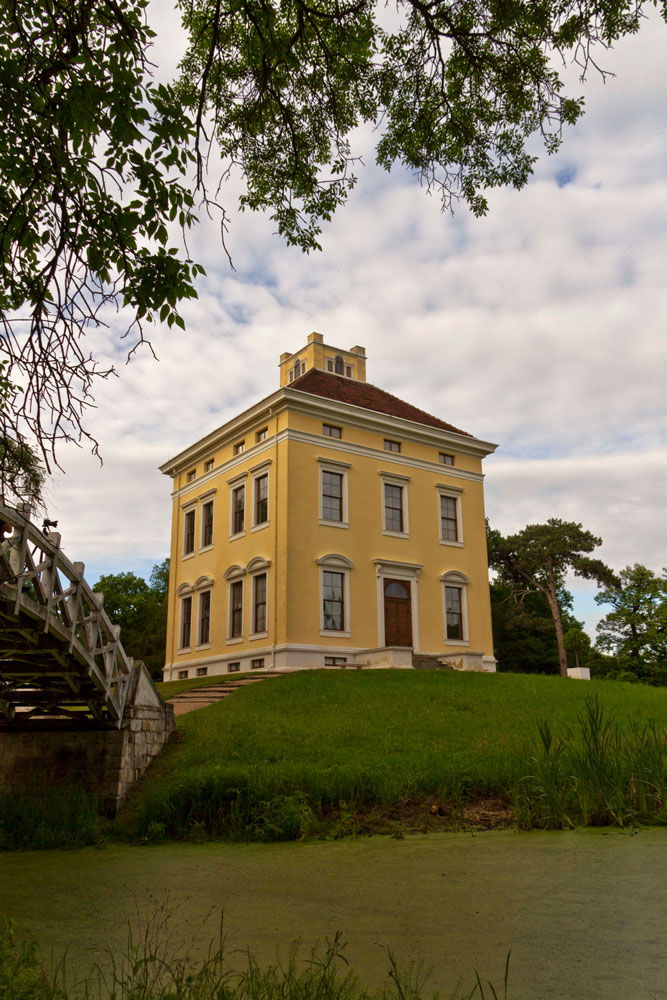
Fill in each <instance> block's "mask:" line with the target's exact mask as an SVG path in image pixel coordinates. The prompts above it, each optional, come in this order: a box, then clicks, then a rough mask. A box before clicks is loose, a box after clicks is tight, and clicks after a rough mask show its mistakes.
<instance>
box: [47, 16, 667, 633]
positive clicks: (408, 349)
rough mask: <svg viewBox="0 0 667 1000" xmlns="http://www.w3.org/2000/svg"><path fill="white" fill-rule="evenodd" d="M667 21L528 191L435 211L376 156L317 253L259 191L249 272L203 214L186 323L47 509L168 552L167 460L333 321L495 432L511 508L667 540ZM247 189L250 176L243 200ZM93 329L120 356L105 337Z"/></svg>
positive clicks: (78, 455) (116, 548)
mask: <svg viewBox="0 0 667 1000" xmlns="http://www.w3.org/2000/svg"><path fill="white" fill-rule="evenodd" d="M153 6H154V7H156V6H157V7H159V6H161V5H160V4H156V3H155V2H154V5H153ZM162 12H163V18H164V21H163V23H166V21H167V20H168V14H165V13H164V5H162ZM665 40H666V36H665V28H664V25H662V24H661V23H660V22H659V21H656V19H655V18H654V19H652V21H651V23H650V24H649V25H648V26H647V27H646V28H645V29H644V30H642V31H641V32H640V33H639V35H638V36H637V37H635V38H632V39H626V40H624V41H623V42H622V43H621V44H620V45H619V47H618V50H617V51H616V52H613V53H608V54H607V56H606V58H605V59H604V60H603V61H604V62H605V64H606V65H608V66H610V67H611V68H612V69H614V70H615V71H616V72H617V74H618V75H617V78H616V79H612V80H610V81H609V82H608V83H607V84H606V85H604V86H603V85H602V84H601V83H600V82H599V80H596V79H595V78H591V80H590V82H589V84H588V85H586V87H585V88H584V89H585V93H586V96H587V113H586V115H585V117H584V119H583V120H582V122H581V123H580V124H579V125H578V126H577V127H576V128H574V129H571V130H568V133H567V135H566V138H565V143H564V147H563V150H562V152H561V153H560V154H558V155H557V156H555V157H552V158H546V159H544V160H542V161H540V163H539V165H538V167H537V169H536V174H535V178H534V180H533V181H532V182H531V183H530V184H529V185H528V187H527V188H525V189H524V190H523V191H520V192H515V191H495V192H492V194H491V197H490V202H491V210H490V214H489V215H488V217H486V218H485V219H474V218H473V217H472V216H471V215H470V214H469V213H468V212H467V211H466V210H465V209H460V210H459V211H458V212H457V214H456V215H455V217H454V218H451V217H450V216H449V215H441V214H440V211H439V206H438V203H437V199H435V198H428V197H426V196H425V194H424V192H423V191H422V190H421V189H420V188H419V186H418V185H416V184H415V183H414V182H413V181H412V180H411V179H410V178H408V177H406V175H405V173H404V172H402V171H399V170H397V171H394V172H392V174H391V175H386V174H385V173H384V172H382V171H379V170H378V169H377V168H374V167H372V166H371V167H368V168H366V169H363V168H362V169H361V170H360V181H359V185H358V187H357V189H356V190H355V191H354V192H353V194H352V196H351V199H350V203H349V205H348V206H347V207H346V208H345V209H343V210H341V211H340V212H339V213H338V215H337V216H336V217H335V219H334V221H333V222H332V224H331V225H330V226H329V227H327V229H326V232H325V233H324V234H323V238H322V242H323V246H324V252H323V253H322V254H320V255H317V254H314V255H310V256H308V257H306V256H303V255H302V254H301V253H300V252H299V251H297V250H295V249H293V248H287V247H285V246H284V245H283V244H282V243H281V242H280V241H279V240H278V239H277V238H276V237H274V236H273V235H272V233H273V231H274V229H275V226H274V224H273V223H272V222H271V220H270V219H267V218H265V217H263V216H254V215H249V214H244V215H240V216H236V217H235V218H234V219H233V224H232V228H231V231H230V235H229V244H230V249H231V252H232V256H233V259H234V264H235V266H236V268H237V270H236V272H233V271H231V270H230V269H229V266H228V263H227V260H226V257H225V255H224V253H223V251H222V249H221V247H220V241H219V232H218V229H217V227H216V225H215V224H213V223H210V224H205V225H203V226H202V227H201V228H200V229H199V230H198V231H197V232H196V233H193V236H192V240H191V244H190V245H191V250H192V252H193V256H195V258H196V259H200V260H201V261H202V262H203V263H204V265H205V266H206V268H207V272H208V274H207V277H206V279H202V281H201V282H200V285H199V288H200V298H199V300H198V301H197V302H190V303H187V304H185V305H184V307H183V315H184V317H185V319H186V321H187V326H188V330H187V333H182V332H176V331H166V330H162V329H158V330H157V331H156V336H155V338H154V342H155V347H156V351H157V353H158V355H159V357H160V363H159V364H155V363H154V362H153V361H152V360H151V359H150V358H149V357H148V354H147V352H140V353H139V356H137V357H135V358H134V359H133V361H132V363H131V364H130V365H129V366H127V367H121V368H120V369H119V372H120V379H117V380H112V381H110V382H109V383H107V384H104V385H102V386H101V387H100V389H99V391H98V393H97V402H98V409H97V410H96V411H95V412H94V413H93V414H92V420H91V423H92V426H93V428H94V430H95V432H96V433H97V435H98V436H99V438H100V441H101V444H102V451H103V455H104V458H105V465H104V466H103V467H102V468H101V469H99V468H98V466H97V465H96V463H95V460H94V459H91V458H90V457H89V456H88V455H87V454H86V453H85V452H77V451H76V450H75V449H72V448H70V449H68V450H67V451H65V452H63V461H64V464H65V466H66V468H67V475H66V476H65V477H59V479H58V482H57V483H56V484H55V485H54V487H53V489H52V504H51V507H52V511H51V513H52V514H53V515H54V516H57V517H59V518H60V521H61V528H62V531H63V544H64V545H65V547H66V550H67V552H68V554H69V555H70V556H71V557H72V558H77V559H79V558H82V559H85V560H87V561H88V563H89V566H90V568H91V573H95V572H101V571H104V570H105V569H107V568H113V569H114V570H115V569H118V568H126V569H135V570H136V569H138V568H142V570H143V571H144V572H145V571H146V567H148V568H150V564H152V563H153V562H156V561H158V560H159V559H160V558H162V557H163V556H164V555H165V554H166V552H167V549H168V545H169V519H170V502H169V489H170V483H169V481H168V480H167V479H166V478H164V477H161V476H160V474H159V473H158V472H157V471H156V467H157V465H158V464H159V463H161V462H162V461H164V460H165V459H166V458H167V457H168V456H169V455H173V454H175V453H176V452H178V451H179V450H180V449H181V448H183V447H184V446H185V445H187V444H188V443H190V442H191V441H192V440H193V439H195V438H198V437H200V436H202V435H204V434H205V433H207V432H208V431H210V430H212V429H213V428H214V427H215V426H218V425H219V424H221V423H223V422H224V421H225V420H227V419H228V418H229V417H231V416H233V415H234V414H235V413H237V412H238V411H240V410H241V409H243V408H245V407H246V406H248V405H250V404H251V403H253V402H254V401H256V400H257V399H260V398H262V397H263V396H266V395H268V394H269V393H270V392H272V391H273V390H274V389H275V387H276V386H277V382H278V373H277V362H278V357H279V355H280V353H281V352H282V351H284V350H295V349H296V348H298V347H299V346H300V345H301V344H302V343H303V341H304V340H305V337H306V335H307V333H308V332H310V331H311V330H318V331H320V332H322V333H323V334H325V336H326V338H327V340H329V341H330V342H332V343H334V344H341V346H351V345H352V344H356V343H360V344H363V345H365V346H366V348H367V352H368V355H369V363H368V370H369V380H370V381H372V382H374V383H375V384H377V385H380V386H382V387H383V388H385V389H387V390H388V391H390V392H394V393H395V394H396V395H398V396H401V397H403V398H404V399H407V400H409V401H411V402H414V403H416V404H417V405H419V406H421V407H423V408H425V409H427V410H430V411H431V412H433V413H436V414H438V415H439V416H441V417H443V418H444V419H446V420H449V421H451V422H452V423H454V424H455V425H457V426H459V427H462V428H463V429H465V430H469V431H471V432H473V433H475V434H477V435H478V436H480V437H482V438H485V439H487V440H492V441H497V442H498V443H499V445H500V447H499V451H498V454H497V456H496V457H494V458H492V459H490V460H488V462H487V469H486V472H487V487H486V489H487V511H488V514H489V516H490V519H491V521H492V523H493V524H494V526H495V527H498V528H500V529H501V530H503V531H511V530H516V529H518V528H520V527H522V526H523V525H524V524H526V523H529V522H535V521H541V520H545V519H546V518H548V517H552V516H556V517H562V518H565V519H568V520H569V519H572V520H576V521H581V522H582V523H583V524H584V526H585V527H586V528H589V529H590V530H592V531H594V532H595V533H597V534H599V535H601V536H602V538H603V539H604V545H603V547H602V549H601V550H600V555H601V557H602V558H604V559H606V560H607V561H608V562H610V563H611V564H612V565H613V566H615V567H616V568H620V567H621V566H624V565H626V564H627V563H631V562H636V561H640V562H646V563H647V564H648V565H651V566H652V567H653V568H659V567H660V565H662V564H663V563H665V562H667V556H666V555H665V551H666V546H665V542H666V541H667V539H666V538H665V527H664V510H663V508H664V496H665V486H666V485H667V484H666V483H665V471H664V470H665V459H667V441H666V435H665V430H666V427H665V405H664V398H665V385H666V384H667V365H666V362H665V349H664V332H663V331H664V317H665V313H666V306H667V291H666V288H665V281H664V261H665V258H666V249H667V247H666V245H665V244H666V239H667V237H666V236H665V234H666V233H667V178H666V177H665V172H664V163H665V157H666V154H667V139H666V137H665V124H664V109H663V95H664V93H665V89H666V85H667V65H666V64H665V61H664V58H663V49H664V44H665ZM172 61H173V60H172ZM573 87H574V90H575V92H579V90H580V89H581V87H580V85H579V84H578V82H577V81H576V80H575V81H574V83H573ZM367 135H368V133H367V132H363V131H361V132H360V139H361V141H362V143H363V142H365V141H366V138H367ZM371 159H372V157H371ZM558 176H560V178H561V183H563V181H564V180H568V183H565V184H564V186H561V187H559V186H558V183H557V177H558ZM237 191H238V179H237V180H236V181H235V182H234V183H233V184H232V186H231V189H227V190H226V191H225V193H224V196H223V197H224V200H225V203H226V205H227V206H228V208H230V207H231V205H232V203H233V197H232V195H233V193H234V192H237ZM98 340H99V343H100V345H101V348H102V351H103V353H105V354H106V355H107V356H108V357H109V358H112V359H114V358H116V357H117V344H115V343H114V340H113V336H111V335H106V334H104V335H101V336H100V337H99V338H98ZM585 613H586V614H588V613H589V611H588V610H587V611H586V612H585Z"/></svg>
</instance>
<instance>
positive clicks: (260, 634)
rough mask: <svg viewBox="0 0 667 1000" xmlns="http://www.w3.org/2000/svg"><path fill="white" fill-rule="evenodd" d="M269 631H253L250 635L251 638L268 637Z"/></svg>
mask: <svg viewBox="0 0 667 1000" xmlns="http://www.w3.org/2000/svg"><path fill="white" fill-rule="evenodd" d="M268 637H269V633H268V632H251V633H250V635H249V636H248V638H249V639H268Z"/></svg>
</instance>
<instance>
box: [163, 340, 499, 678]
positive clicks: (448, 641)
mask: <svg viewBox="0 0 667 1000" xmlns="http://www.w3.org/2000/svg"><path fill="white" fill-rule="evenodd" d="M494 449H495V445H493V444H489V443H487V442H486V441H480V440H478V439H477V438H474V437H472V436H471V435H470V434H467V433H466V432H465V431H461V430H458V429H457V428H456V427H453V426H452V425H451V424H448V423H445V421H443V420H440V419H438V418H437V417H433V416H431V415H430V414H428V413H425V412H424V411H423V410H420V409H418V408H417V407H415V406H412V405H411V404H409V403H405V402H403V401H402V400H400V399H397V398H396V397H395V396H392V395H390V394H389V393H387V392H384V391H383V390H382V389H378V388H376V387H375V386H373V385H369V384H368V383H367V382H366V354H365V351H364V349H363V347H358V346H357V347H351V348H350V349H349V350H347V351H344V350H340V349H339V348H335V347H329V346H328V345H327V344H325V343H324V340H323V337H322V336H321V334H319V333H312V334H311V335H310V336H309V337H308V342H307V344H306V346H305V347H304V348H303V349H302V350H300V351H297V352H296V353H295V354H283V355H282V356H281V358H280V388H279V389H278V390H277V391H276V392H275V393H273V395H271V396H269V397H268V398H266V399H263V400H261V402H259V403H257V404H256V405H255V406H252V407H251V408H250V409H248V410H246V411H245V412H244V413H241V414H239V416H238V417H236V418H235V419H234V420H230V421H229V422H228V423H227V424H225V425H224V426H223V427H221V428H219V430H216V431H214V432H213V433H212V434H209V435H208V436H207V437H205V438H202V439H201V440H200V441H197V442H196V444H193V445H192V446H191V447H190V448H187V449H186V450H185V451H182V452H181V453H180V454H179V455H177V456H176V457H175V458H173V459H172V460H171V461H169V462H166V463H165V464H164V465H163V466H161V471H162V472H163V473H165V475H169V476H171V477H172V478H173V493H172V499H173V520H172V538H171V577H170V585H169V618H168V635H167V655H166V660H167V662H166V666H165V669H164V676H165V680H171V679H176V678H184V677H195V676H203V675H205V674H224V673H229V672H234V671H239V670H241V671H245V670H252V669H277V670H289V669H295V668H304V667H325V666H339V665H341V664H343V663H347V664H350V665H352V664H354V665H359V664H362V665H368V666H403V667H410V666H412V664H413V656H414V657H418V656H420V655H421V656H424V655H426V656H434V657H438V658H439V659H440V660H441V661H442V662H448V663H450V664H451V665H453V666H455V667H458V668H463V669H484V670H494V669H495V660H494V659H493V642H492V636H491V611H490V605H489V586H488V568H487V557H486V539H485V530H484V497H483V477H482V458H484V457H485V456H486V455H488V454H490V453H491V452H492V451H493V450H494ZM416 662H418V661H416ZM421 662H422V663H423V662H426V661H423V660H422V661H421ZM432 662H435V661H432Z"/></svg>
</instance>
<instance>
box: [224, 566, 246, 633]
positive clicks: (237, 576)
mask: <svg viewBox="0 0 667 1000" xmlns="http://www.w3.org/2000/svg"><path fill="white" fill-rule="evenodd" d="M245 575H246V571H245V570H244V569H243V567H242V566H229V567H228V569H226V570H225V572H224V574H223V576H224V579H225V580H226V581H227V645H228V646H232V645H234V644H235V643H237V642H243V641H244V636H245V629H244V625H245V612H246V600H245V586H244V577H245ZM233 583H240V584H241V634H240V635H235V636H232V584H233Z"/></svg>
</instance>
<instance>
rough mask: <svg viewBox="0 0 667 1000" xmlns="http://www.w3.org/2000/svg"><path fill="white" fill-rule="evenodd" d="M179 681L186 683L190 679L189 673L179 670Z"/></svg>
mask: <svg viewBox="0 0 667 1000" xmlns="http://www.w3.org/2000/svg"><path fill="white" fill-rule="evenodd" d="M178 679H179V681H186V680H187V679H188V672H187V670H179V671H178Z"/></svg>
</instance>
